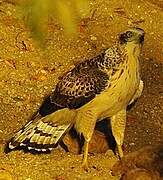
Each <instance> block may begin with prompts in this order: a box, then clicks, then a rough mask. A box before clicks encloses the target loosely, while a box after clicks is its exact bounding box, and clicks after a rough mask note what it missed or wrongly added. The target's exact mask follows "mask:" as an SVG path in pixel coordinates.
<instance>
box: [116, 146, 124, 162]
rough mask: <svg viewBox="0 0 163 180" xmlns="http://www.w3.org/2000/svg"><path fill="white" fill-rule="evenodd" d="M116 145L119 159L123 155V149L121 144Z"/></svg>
mask: <svg viewBox="0 0 163 180" xmlns="http://www.w3.org/2000/svg"><path fill="white" fill-rule="evenodd" d="M117 146H118V154H119V157H120V159H121V158H122V157H123V150H122V146H121V145H117Z"/></svg>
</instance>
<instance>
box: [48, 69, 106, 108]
mask: <svg viewBox="0 0 163 180" xmlns="http://www.w3.org/2000/svg"><path fill="white" fill-rule="evenodd" d="M108 83H109V77H108V75H107V74H106V73H105V72H103V71H101V70H99V69H98V68H93V69H90V68H83V69H80V70H77V68H76V69H74V70H72V71H70V72H68V73H67V75H66V76H64V77H63V78H62V80H61V81H60V82H59V83H58V84H57V86H56V89H55V91H54V93H53V94H52V95H51V102H53V103H55V104H57V105H58V106H60V107H62V108H64V107H68V108H70V109H76V108H80V107H81V106H83V105H84V104H86V103H87V102H89V101H90V100H92V99H93V98H94V97H95V96H96V95H97V94H99V93H100V92H101V91H103V90H104V89H105V88H106V87H107V85H108Z"/></svg>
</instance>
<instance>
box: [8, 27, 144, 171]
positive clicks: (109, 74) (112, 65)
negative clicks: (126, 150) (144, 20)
mask: <svg viewBox="0 0 163 180" xmlns="http://www.w3.org/2000/svg"><path fill="white" fill-rule="evenodd" d="M143 41H144V31H143V30H142V29H140V28H131V29H129V30H127V31H125V32H123V33H121V34H120V36H119V39H118V42H117V43H116V44H115V45H114V46H112V47H110V48H108V49H107V50H105V51H103V52H102V53H101V54H100V55H98V56H96V57H94V58H92V59H88V60H85V61H83V62H81V63H79V64H78V65H76V66H75V68H74V69H72V70H70V71H68V72H67V73H66V74H64V75H63V76H62V78H60V80H59V82H58V84H57V85H56V87H55V90H54V91H53V93H52V94H51V95H50V96H49V97H47V98H46V99H45V101H44V102H43V104H42V105H41V107H40V109H39V111H38V113H37V115H36V116H35V117H34V118H33V119H32V120H31V121H30V122H29V123H28V124H27V125H25V126H24V127H23V128H22V129H21V130H20V131H19V132H18V133H16V135H15V136H14V137H13V138H12V139H11V141H10V142H9V145H8V147H9V149H14V148H16V147H18V146H26V147H28V149H34V150H37V151H47V150H51V149H52V148H54V147H55V146H56V144H57V143H58V142H59V141H60V140H61V139H62V138H63V136H64V135H65V134H66V133H67V132H68V131H69V129H70V128H71V127H72V126H74V127H75V129H76V130H77V132H78V133H79V134H83V136H84V138H85V143H84V159H83V166H84V167H86V168H87V166H88V165H87V154H88V144H89V141H90V139H91V137H92V134H93V131H94V127H95V124H96V122H97V121H100V120H102V119H103V118H106V117H109V118H110V121H111V126H112V132H113V135H114V137H115V140H116V143H117V147H118V152H119V155H120V157H122V156H123V152H122V147H121V146H122V143H123V139H124V129H125V121H126V107H127V105H128V104H131V103H132V102H133V101H134V100H135V99H137V98H138V97H139V96H140V95H141V92H142V89H143V82H142V81H141V80H140V76H139V57H140V51H141V48H142V44H143Z"/></svg>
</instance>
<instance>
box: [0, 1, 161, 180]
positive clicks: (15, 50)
mask: <svg viewBox="0 0 163 180" xmlns="http://www.w3.org/2000/svg"><path fill="white" fill-rule="evenodd" d="M90 9H91V13H90V16H89V17H88V18H86V19H83V20H82V21H81V22H80V24H79V35H78V37H77V38H68V37H66V36H65V35H64V31H63V29H62V28H61V26H60V25H59V24H58V23H57V22H54V21H53V22H50V23H49V32H48V33H49V34H48V36H47V38H46V45H45V46H44V48H43V49H41V48H39V47H38V46H37V45H36V44H35V43H34V41H33V39H32V38H31V35H30V33H29V31H28V29H27V28H25V25H24V23H23V20H21V19H20V18H18V16H19V13H18V12H17V11H16V8H15V6H14V5H13V4H11V3H7V2H4V1H0V103H1V106H0V117H1V118H0V179H5V180H7V179H13V180H16V179H18V180H44V179H45V180H53V179H58V180H67V179H102V180H103V179H110V180H112V179H119V177H118V176H115V177H112V176H111V172H110V169H111V167H112V166H113V164H114V163H115V162H116V161H117V158H116V157H115V156H114V155H113V153H112V151H110V150H109V151H107V152H106V153H94V154H90V155H89V167H90V168H89V171H88V172H85V171H84V170H83V169H82V168H81V161H82V156H81V155H75V154H73V153H70V152H69V153H66V152H65V151H64V150H62V149H60V148H56V149H55V150H53V151H52V152H51V153H50V154H39V155H33V154H30V153H24V152H23V151H14V152H11V153H9V154H5V153H4V146H5V144H6V142H7V141H8V140H9V139H10V138H11V137H12V136H13V135H14V134H15V132H17V131H18V130H19V129H20V128H21V127H22V126H23V125H24V124H25V123H26V122H27V121H29V119H30V117H31V115H32V114H33V113H34V112H35V111H36V110H37V109H38V108H39V106H40V104H41V102H42V101H43V97H44V96H45V95H47V94H49V93H50V92H51V90H52V88H53V87H54V86H55V84H56V82H57V79H58V77H59V76H61V75H62V74H63V73H64V72H65V71H67V70H68V69H70V68H72V67H73V66H74V64H75V63H76V62H79V61H81V60H82V59H85V58H89V57H93V56H95V55H96V54H98V53H99V52H100V51H101V50H102V49H104V48H106V47H109V46H110V45H111V44H112V43H113V42H114V41H115V39H116V36H117V34H118V33H119V32H122V31H123V30H126V29H127V27H130V26H139V27H141V28H143V29H144V30H145V32H146V37H145V43H144V48H143V52H142V59H141V69H142V80H143V81H144V91H143V94H142V96H141V98H140V99H139V100H138V101H137V102H136V103H135V105H134V106H133V107H132V108H131V109H130V110H129V112H128V114H129V115H132V118H129V119H128V121H127V126H126V133H125V141H124V152H125V154H127V153H128V152H131V151H135V150H138V149H139V148H141V147H143V146H145V145H151V146H153V145H156V144H161V143H162V144H163V141H162V137H163V111H162V110H163V64H162V63H163V1H161V0H160V1H157V2H156V1H154V0H144V1H143V0H140V1H139V0H132V1H126V0H121V1H117V0H110V1H109V0H95V1H91V2H90Z"/></svg>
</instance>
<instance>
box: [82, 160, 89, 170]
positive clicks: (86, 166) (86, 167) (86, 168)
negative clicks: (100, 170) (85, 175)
mask: <svg viewBox="0 0 163 180" xmlns="http://www.w3.org/2000/svg"><path fill="white" fill-rule="evenodd" d="M82 168H83V169H84V170H85V171H88V162H87V161H86V162H84V161H83V163H82Z"/></svg>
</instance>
